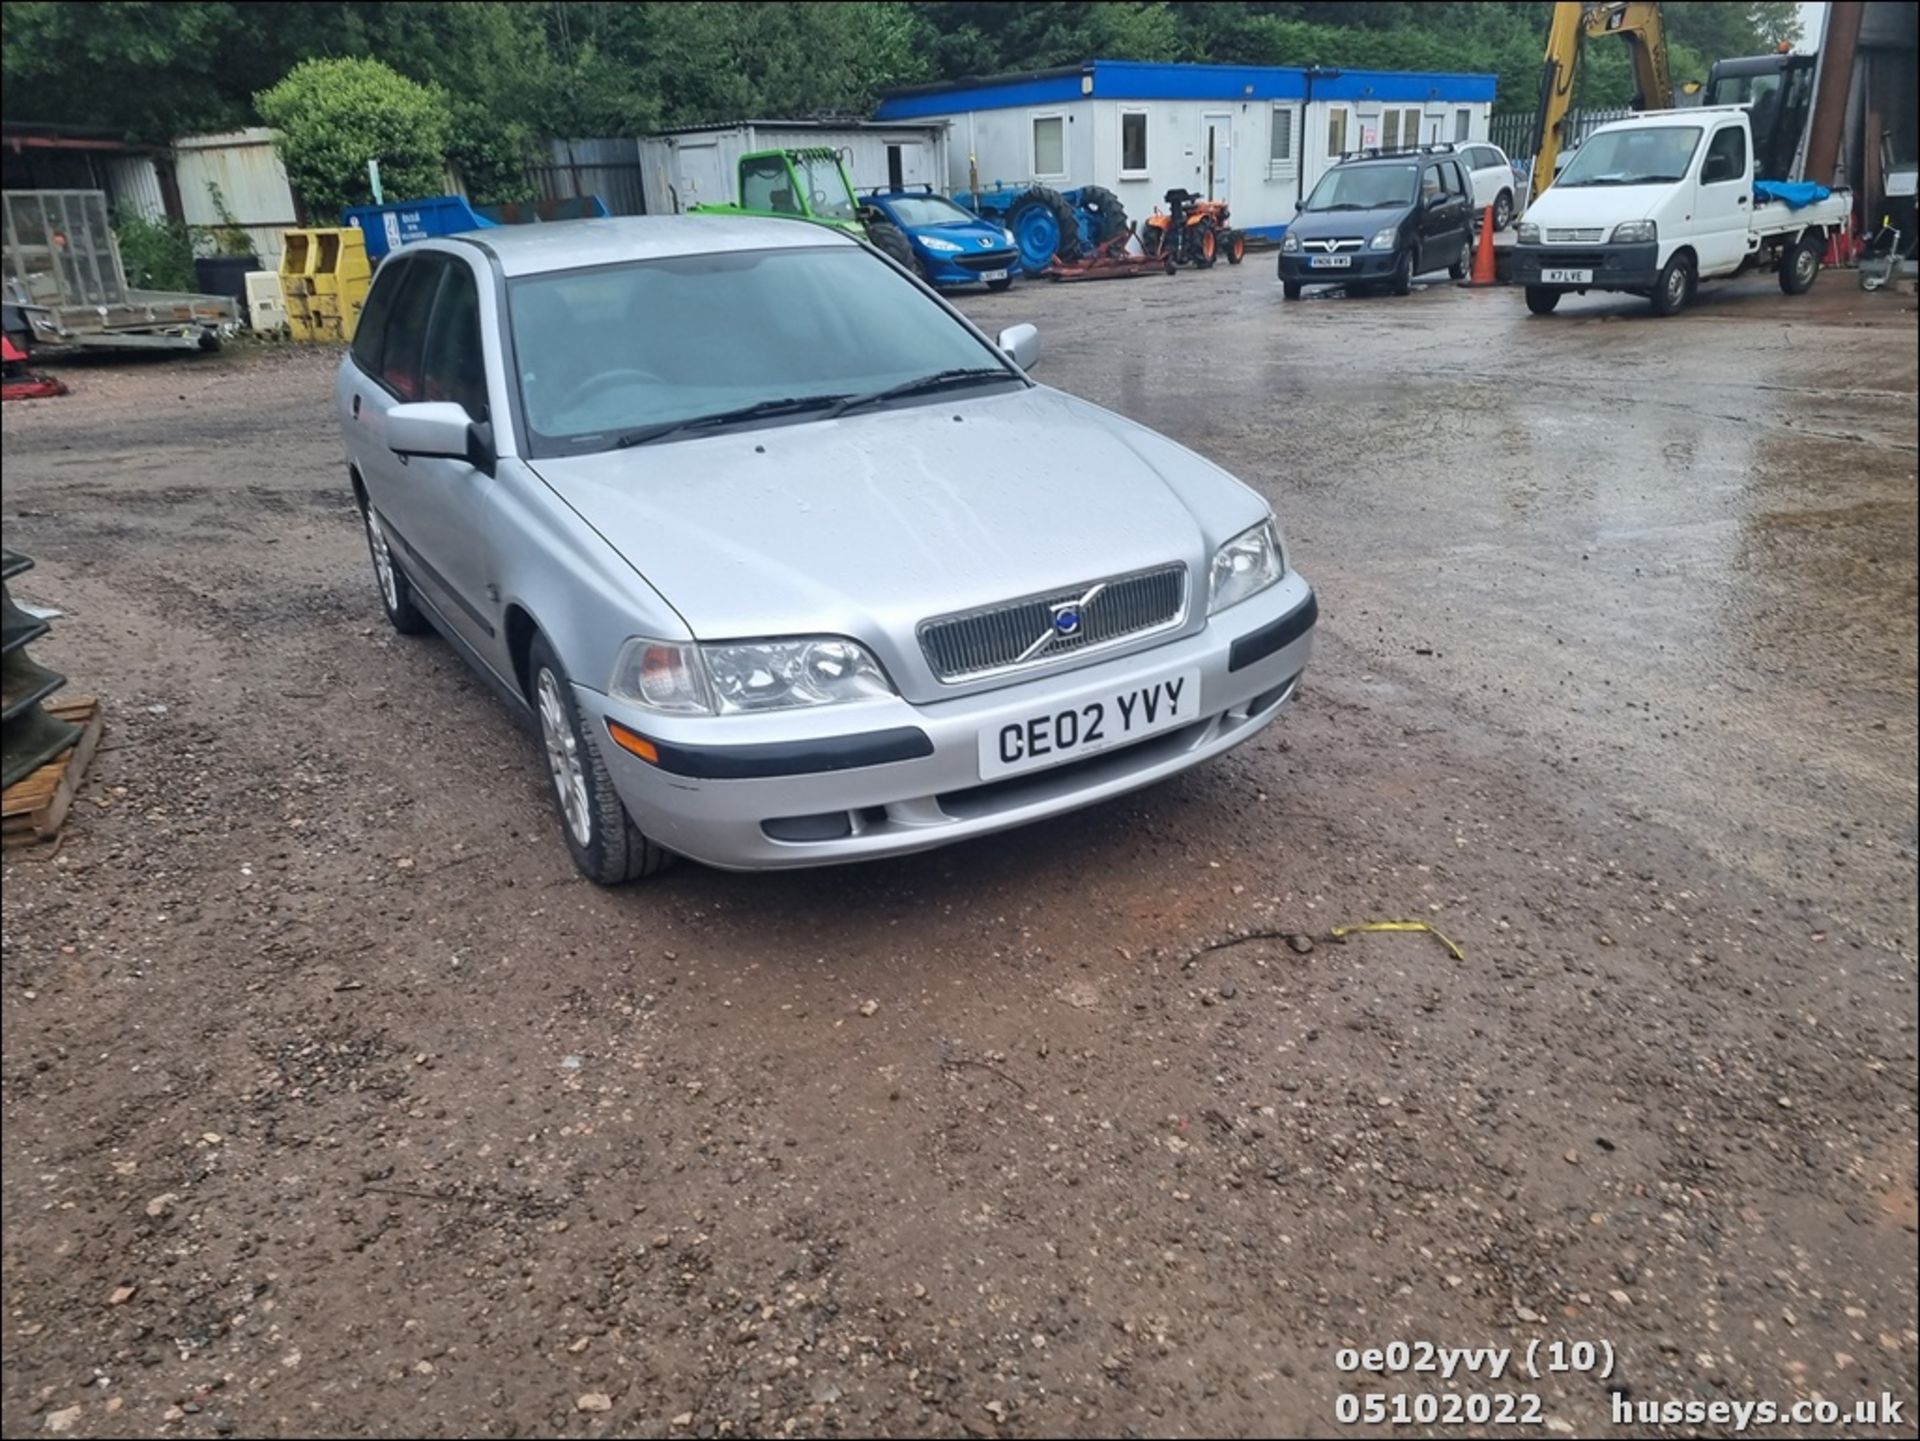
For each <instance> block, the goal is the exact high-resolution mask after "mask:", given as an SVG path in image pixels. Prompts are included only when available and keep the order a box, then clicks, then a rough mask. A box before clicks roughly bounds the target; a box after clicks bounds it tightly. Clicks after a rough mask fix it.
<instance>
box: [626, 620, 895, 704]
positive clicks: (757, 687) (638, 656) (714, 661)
mask: <svg viewBox="0 0 1920 1441" xmlns="http://www.w3.org/2000/svg"><path fill="white" fill-rule="evenodd" d="M608 691H609V693H610V694H611V695H613V696H614V698H615V699H617V700H623V701H626V702H628V703H629V704H632V705H637V706H642V707H644V708H645V709H647V710H654V711H665V712H668V713H669V714H675V715H738V714H740V713H742V712H747V711H769V710H792V709H795V708H798V707H803V706H816V705H837V704H838V703H840V702H841V701H851V700H867V699H870V698H871V697H874V696H887V695H892V694H894V689H893V684H892V682H890V681H889V680H888V679H887V673H886V672H885V671H883V670H881V669H880V663H879V662H878V661H876V660H875V659H874V658H873V656H872V655H871V654H869V653H868V651H867V649H866V647H865V646H862V645H860V644H859V643H857V642H855V641H850V640H846V639H844V638H842V637H840V636H833V635H810V636H796V637H794V638H792V639H788V640H756V641H732V642H726V643H722V644H718V645H699V644H696V643H694V642H691V641H659V640H647V639H645V638H636V639H634V640H630V641H628V642H627V643H626V644H625V645H624V646H622V647H621V648H620V658H619V659H618V660H617V661H615V662H614V667H613V680H612V682H611V684H610V685H609V687H608Z"/></svg>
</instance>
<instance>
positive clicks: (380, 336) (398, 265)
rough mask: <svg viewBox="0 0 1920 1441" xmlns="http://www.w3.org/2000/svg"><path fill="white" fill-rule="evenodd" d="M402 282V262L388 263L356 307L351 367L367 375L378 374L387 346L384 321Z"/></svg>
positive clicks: (404, 270)
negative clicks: (365, 296)
mask: <svg viewBox="0 0 1920 1441" xmlns="http://www.w3.org/2000/svg"><path fill="white" fill-rule="evenodd" d="M406 280H407V262H406V260H405V258H404V257H395V258H394V259H392V260H389V261H388V262H387V263H386V264H385V265H382V266H381V267H380V270H379V273H378V274H376V275H375V276H374V277H373V289H372V290H371V291H369V292H368V293H367V303H366V304H365V305H363V306H361V307H360V322H359V324H358V325H356V326H355V327H354V330H353V363H354V364H355V365H357V366H359V367H360V368H361V369H362V370H364V371H365V372H366V373H367V374H368V375H373V376H377V375H379V374H380V356H381V354H382V353H383V352H384V351H385V349H386V343H387V317H388V316H389V315H391V314H392V313H393V300H394V297H395V296H396V295H398V294H399V293H400V287H401V286H402V285H404V284H406Z"/></svg>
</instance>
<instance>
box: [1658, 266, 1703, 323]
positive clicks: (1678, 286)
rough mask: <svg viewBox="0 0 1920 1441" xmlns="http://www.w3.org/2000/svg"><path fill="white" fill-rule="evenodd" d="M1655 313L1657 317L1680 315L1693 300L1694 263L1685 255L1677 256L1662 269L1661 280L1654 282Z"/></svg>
mask: <svg viewBox="0 0 1920 1441" xmlns="http://www.w3.org/2000/svg"><path fill="white" fill-rule="evenodd" d="M1650 298H1651V299H1652V301H1653V313H1654V314H1655V315H1678V314H1679V313H1680V312H1681V311H1683V310H1685V309H1686V308H1687V302H1688V301H1689V300H1691V299H1693V262H1692V261H1691V260H1689V259H1687V257H1686V256H1685V255H1676V256H1674V257H1673V259H1671V260H1669V261H1668V262H1667V263H1666V264H1665V265H1664V266H1662V267H1661V268H1660V278H1659V279H1658V280H1656V281H1655V282H1654V285H1653V295H1652V296H1651V297H1650Z"/></svg>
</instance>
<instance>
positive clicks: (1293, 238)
mask: <svg viewBox="0 0 1920 1441" xmlns="http://www.w3.org/2000/svg"><path fill="white" fill-rule="evenodd" d="M1280 248H1281V250H1283V251H1285V252H1286V253H1287V254H1288V255H1297V254H1298V253H1299V251H1300V237H1299V236H1297V235H1295V234H1294V233H1293V232H1292V231H1291V230H1289V231H1288V232H1287V233H1286V234H1285V235H1283V236H1281V237H1280Z"/></svg>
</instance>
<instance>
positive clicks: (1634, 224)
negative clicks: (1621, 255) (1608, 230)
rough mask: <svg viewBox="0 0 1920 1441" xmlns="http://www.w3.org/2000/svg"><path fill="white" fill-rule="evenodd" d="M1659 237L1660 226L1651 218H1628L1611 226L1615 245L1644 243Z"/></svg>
mask: <svg viewBox="0 0 1920 1441" xmlns="http://www.w3.org/2000/svg"><path fill="white" fill-rule="evenodd" d="M1659 238H1660V227H1659V226H1658V225H1656V224H1654V223H1653V222H1652V221H1651V220H1629V221H1627V222H1625V223H1624V224H1621V225H1616V226H1614V227H1613V243H1614V244H1615V245H1644V244H1646V242H1647V241H1649V240H1658V239H1659Z"/></svg>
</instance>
